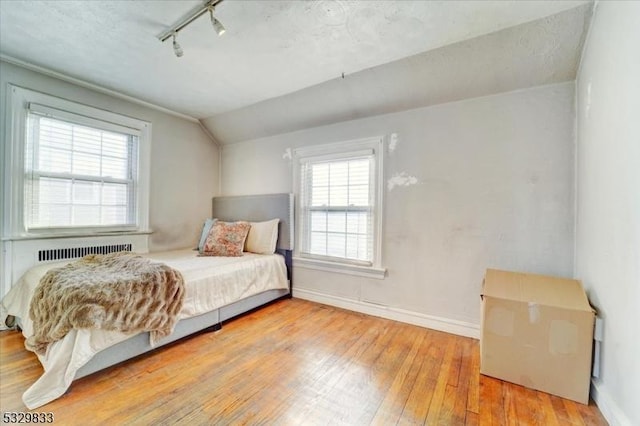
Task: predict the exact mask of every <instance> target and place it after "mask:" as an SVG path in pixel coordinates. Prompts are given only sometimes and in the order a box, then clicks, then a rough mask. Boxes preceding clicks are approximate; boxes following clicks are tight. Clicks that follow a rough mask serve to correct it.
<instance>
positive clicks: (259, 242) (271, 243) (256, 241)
mask: <svg viewBox="0 0 640 426" xmlns="http://www.w3.org/2000/svg"><path fill="white" fill-rule="evenodd" d="M279 222H280V219H272V220H267V221H265V222H250V223H251V229H249V235H248V236H247V240H246V241H245V243H244V251H248V252H251V253H257V254H273V253H275V251H276V241H277V240H278V223H279Z"/></svg>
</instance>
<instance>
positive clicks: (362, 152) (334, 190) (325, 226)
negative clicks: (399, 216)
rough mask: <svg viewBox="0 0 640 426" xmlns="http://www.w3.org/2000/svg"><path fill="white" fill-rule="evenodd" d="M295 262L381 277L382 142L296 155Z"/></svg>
mask: <svg viewBox="0 0 640 426" xmlns="http://www.w3.org/2000/svg"><path fill="white" fill-rule="evenodd" d="M295 155H296V171H297V176H296V177H295V179H296V183H297V200H298V221H297V223H298V235H299V239H298V249H297V251H296V255H297V256H298V258H297V261H298V264H299V265H301V266H307V267H315V268H316V269H317V268H320V269H327V268H329V269H331V268H334V269H338V270H342V271H346V272H355V273H357V274H359V275H380V272H382V274H384V270H382V269H381V268H380V263H381V261H380V227H381V226H380V224H381V212H382V208H381V204H382V192H381V180H382V158H381V156H382V139H381V138H379V139H378V138H377V139H366V140H359V141H352V142H345V143H340V144H332V145H323V146H315V147H307V148H300V149H297V150H296V151H295Z"/></svg>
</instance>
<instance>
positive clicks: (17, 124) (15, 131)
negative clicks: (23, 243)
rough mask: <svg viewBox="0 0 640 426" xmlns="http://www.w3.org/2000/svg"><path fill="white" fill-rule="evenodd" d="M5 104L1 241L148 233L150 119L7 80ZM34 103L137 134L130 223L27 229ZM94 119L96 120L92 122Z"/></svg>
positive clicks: (76, 117) (86, 120)
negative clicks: (31, 107)
mask: <svg viewBox="0 0 640 426" xmlns="http://www.w3.org/2000/svg"><path fill="white" fill-rule="evenodd" d="M7 93H8V95H9V96H8V99H7V101H8V102H7V103H8V109H7V113H8V115H7V116H6V119H5V122H6V124H7V126H6V127H7V129H6V131H7V133H6V135H5V138H6V139H5V140H6V142H7V143H5V151H4V156H5V158H4V171H3V173H4V178H5V179H4V187H3V188H2V191H3V194H2V199H3V204H4V206H3V211H2V213H3V218H4V219H3V223H2V235H3V240H20V239H31V238H52V237H71V236H90V235H110V234H114V233H127V234H132V233H133V234H136V233H138V234H139V233H145V234H147V233H150V230H149V172H150V158H151V156H150V154H151V123H149V122H146V121H143V120H139V119H136V118H132V117H128V116H125V115H121V114H116V113H113V112H110V111H105V110H102V109H98V108H94V107H91V106H87V105H83V104H80V103H77V102H72V101H69V100H66V99H62V98H58V97H55V96H51V95H47V94H44V93H40V92H36V91H33V90H30V89H25V88H22V87H19V86H14V85H12V84H8V90H7ZM30 104H37V105H40V106H44V107H45V108H46V107H48V108H51V109H52V111H53V110H56V111H58V112H63V113H68V114H71V115H72V116H73V117H74V118H75V119H76V120H74V121H77V119H80V120H82V121H84V122H85V123H86V124H88V125H91V123H92V122H93V123H97V122H99V123H102V124H105V125H108V124H112V125H115V126H119V127H126V128H129V129H132V130H134V131H135V132H136V133H137V134H138V153H137V156H138V165H137V177H136V199H135V204H136V215H135V216H136V217H135V225H134V226H113V227H91V226H89V227H70V228H35V229H29V230H27V228H26V226H25V218H24V203H25V199H24V185H25V180H26V179H25V158H24V156H25V148H26V136H27V135H26V130H27V115H28V112H29V105H30ZM96 120H97V121H96Z"/></svg>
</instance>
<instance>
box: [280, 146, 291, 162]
mask: <svg viewBox="0 0 640 426" xmlns="http://www.w3.org/2000/svg"><path fill="white" fill-rule="evenodd" d="M292 158H293V156H292V154H291V148H287V149H285V150H284V153H283V154H282V159H283V160H291V159H292Z"/></svg>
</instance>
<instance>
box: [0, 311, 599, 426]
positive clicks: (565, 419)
mask: <svg viewBox="0 0 640 426" xmlns="http://www.w3.org/2000/svg"><path fill="white" fill-rule="evenodd" d="M23 344H24V340H23V338H22V336H21V335H20V334H19V333H18V332H15V331H3V332H0V407H1V410H2V411H3V412H7V411H25V408H24V406H23V405H22V402H21V399H20V398H21V395H22V393H23V392H24V391H25V390H26V389H27V388H28V387H29V385H30V384H31V383H33V382H34V381H35V380H36V379H37V377H38V376H39V374H41V371H42V368H41V366H40V364H39V363H38V361H37V359H36V358H35V356H34V355H33V354H32V353H30V352H28V351H26V350H25V349H24V346H23ZM478 364H479V348H478V341H477V340H473V339H469V338H464V337H459V336H454V335H451V334H446V333H441V332H437V331H432V330H428V329H425V328H420V327H416V326H412V325H408V324H403V323H399V322H394V321H390V320H385V319H381V318H375V317H370V316H367V315H362V314H358V313H353V312H349V311H345V310H341V309H337V308H333V307H328V306H324V305H319V304H316V303H311V302H307V301H303V300H298V299H291V300H283V301H280V302H277V303H274V304H272V305H269V306H267V307H265V308H263V309H260V310H258V311H255V312H253V313H250V314H248V315H245V316H243V317H240V318H237V319H235V320H232V321H230V322H228V323H225V324H224V326H223V328H222V330H221V331H218V332H214V333H203V334H199V335H196V336H194V337H191V338H188V339H185V340H183V341H181V342H179V343H177V344H173V345H171V346H169V347H166V348H162V349H159V350H156V351H154V352H153V353H151V354H148V355H144V356H141V357H139V358H137V359H134V360H130V361H127V362H125V363H123V364H120V365H118V366H115V367H112V368H110V369H108V370H105V371H102V372H98V373H96V374H94V375H92V376H89V377H86V378H83V379H80V380H78V381H76V382H74V383H73V385H72V386H71V388H70V390H69V391H68V392H67V394H66V395H64V396H63V397H61V398H60V399H58V400H56V401H53V402H52V403H50V404H48V405H46V406H44V407H41V408H39V409H37V410H35V411H41V412H52V413H54V416H55V423H56V424H64V425H74V424H79V425H80V424H81V425H90V424H111V425H125V424H126V425H130V424H140V425H151V424H154V425H156V424H185V425H198V424H224V425H227V424H277V425H287V424H292V425H327V424H342V425H368V424H380V425H394V424H428V425H474V424H481V425H490V424H491V425H498V424H500V425H501V424H513V425H530V424H537V425H565V424H566V425H604V424H606V422H605V420H604V418H603V417H602V415H601V414H600V412H599V411H598V409H597V407H596V406H595V405H593V403H591V404H590V405H589V406H586V405H582V404H578V403H574V402H571V401H568V400H564V399H561V398H558V397H555V396H551V395H548V394H545V393H541V392H536V391H533V390H530V389H526V388H523V387H521V386H517V385H513V384H510V383H506V382H502V381H500V380H496V379H492V378H489V377H485V376H481V375H480V374H479V365H478Z"/></svg>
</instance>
